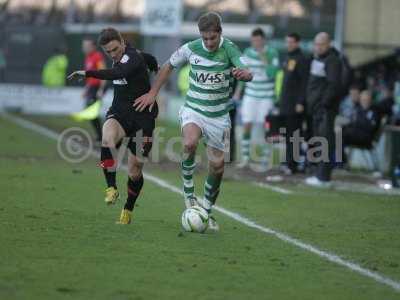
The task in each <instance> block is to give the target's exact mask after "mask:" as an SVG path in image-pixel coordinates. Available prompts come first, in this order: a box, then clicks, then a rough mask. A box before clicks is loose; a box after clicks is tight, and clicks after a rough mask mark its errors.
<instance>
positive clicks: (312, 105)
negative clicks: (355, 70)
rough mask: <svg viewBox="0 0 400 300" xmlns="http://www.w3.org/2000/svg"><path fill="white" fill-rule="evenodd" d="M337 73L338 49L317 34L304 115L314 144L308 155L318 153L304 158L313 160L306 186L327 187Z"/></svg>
mask: <svg viewBox="0 0 400 300" xmlns="http://www.w3.org/2000/svg"><path fill="white" fill-rule="evenodd" d="M341 75H342V64H341V58H340V54H339V52H338V51H337V50H335V49H334V48H333V47H331V40H330V37H329V35H328V34H327V33H325V32H321V33H319V34H317V35H316V37H315V39H314V59H313V61H312V62H311V67H310V78H309V81H308V86H307V114H309V115H310V116H311V117H312V129H313V137H312V138H311V140H310V143H311V144H313V146H314V147H315V148H314V151H309V153H308V154H317V153H318V156H314V157H311V158H310V157H308V159H309V160H311V161H314V162H316V163H317V170H316V174H315V176H313V177H309V178H307V179H306V184H308V185H312V186H317V187H329V186H330V183H331V182H330V180H331V173H332V168H333V162H334V160H335V132H334V121H335V117H336V114H337V112H338V107H339V103H340V100H341V95H342V86H341V78H342V76H341ZM311 152H312V153H311ZM308 156H309V155H308Z"/></svg>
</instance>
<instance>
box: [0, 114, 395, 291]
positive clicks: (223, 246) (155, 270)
mask: <svg viewBox="0 0 400 300" xmlns="http://www.w3.org/2000/svg"><path fill="white" fill-rule="evenodd" d="M34 119H35V121H36V122H39V123H41V124H44V125H46V126H48V127H51V128H53V129H55V130H57V131H61V130H62V129H64V128H67V127H69V126H71V125H73V124H72V122H71V121H69V120H66V119H63V118H34ZM162 125H164V126H165V127H166V129H167V133H166V134H167V135H169V136H173V135H176V133H177V132H176V128H175V127H174V126H170V125H169V124H162ZM0 128H1V131H2V142H1V146H0V178H1V180H0V190H1V201H0V257H1V261H0V299H88V298H93V299H399V298H400V293H399V292H398V291H395V290H394V289H392V288H391V287H388V286H386V285H383V284H381V283H378V282H375V281H374V280H372V279H370V278H367V277H364V276H362V275H360V274H357V273H355V272H352V271H350V270H349V269H347V268H345V267H342V266H338V265H335V264H333V263H330V262H327V261H325V260H324V259H322V258H320V257H318V256H315V255H314V254H312V253H309V252H306V251H304V250H301V249H299V248H296V247H295V246H293V245H290V244H287V243H285V242H283V241H281V240H278V239H277V238H275V237H273V236H269V235H266V234H264V233H262V232H259V231H257V230H255V229H251V228H248V227H246V226H244V225H242V224H241V223H238V222H236V221H234V220H231V219H229V218H227V217H225V216H223V215H221V214H218V213H217V214H216V216H217V218H218V221H219V223H220V226H221V232H219V233H206V234H190V233H185V232H182V230H181V225H180V214H181V212H182V210H183V203H182V199H181V196H179V195H177V194H175V193H172V192H170V191H168V190H165V189H163V188H161V187H159V186H157V185H155V184H152V183H151V182H148V181H147V182H145V186H144V190H143V194H142V195H141V197H140V198H139V200H138V207H136V208H135V212H134V221H133V224H131V225H129V226H120V225H115V224H114V222H115V221H116V220H117V218H118V215H119V213H120V209H121V207H122V205H123V202H124V197H125V196H126V191H125V182H126V174H125V173H124V172H123V171H121V172H120V173H119V176H118V182H119V187H120V191H121V192H122V201H120V202H119V203H118V204H116V205H115V206H113V207H106V206H105V204H104V202H103V189H104V179H103V178H102V173H101V171H100V170H99V168H97V167H96V161H95V160H92V159H89V160H87V161H85V162H83V163H80V164H70V163H67V162H65V161H63V160H62V159H61V158H60V157H59V155H58V153H57V150H56V143H55V142H54V141H52V140H49V139H48V138H46V137H43V136H41V135H39V134H36V133H33V132H31V131H27V130H26V129H22V128H20V127H18V126H17V125H14V124H13V123H11V122H9V121H6V120H4V119H2V118H1V117H0ZM147 170H148V171H149V172H150V173H151V174H153V175H156V176H158V177H160V178H163V179H165V180H167V181H168V182H170V183H171V184H173V185H176V186H180V179H179V169H178V167H176V168H171V167H170V168H168V169H165V168H164V167H162V166H157V165H152V166H150V167H147ZM203 178H204V174H203V172H199V173H198V174H197V177H196V181H197V191H198V192H200V191H201V190H202V183H203ZM289 188H290V189H291V190H292V191H293V192H294V193H293V194H291V195H282V194H279V193H276V192H273V191H269V190H265V189H262V188H258V187H254V186H252V185H250V184H248V183H243V182H238V181H233V180H227V181H225V182H224V183H223V187H222V194H221V197H220V198H219V200H218V203H219V204H220V205H221V206H223V207H225V208H228V209H231V210H233V211H236V212H239V213H241V214H243V215H245V216H246V217H249V218H251V219H252V220H254V221H256V222H257V223H259V224H261V225H264V226H267V227H271V228H274V229H277V230H279V231H281V232H285V233H287V234H289V235H290V236H292V237H295V238H298V239H300V240H302V241H304V242H306V243H310V244H312V245H315V246H317V247H319V248H320V249H324V250H328V251H331V252H334V253H335V254H338V255H340V256H341V257H343V258H345V259H349V260H351V261H354V262H356V263H358V264H360V265H361V266H363V267H365V268H368V269H370V270H372V271H376V272H379V273H380V274H383V275H386V276H389V277H390V278H392V279H393V280H396V281H398V282H399V281H400V265H399V264H400V239H399V236H400V235H399V234H400V201H399V199H398V198H396V197H390V196H376V195H374V196H369V195H365V194H359V193H345V192H337V191H319V190H313V189H308V188H304V187H298V186H294V187H289Z"/></svg>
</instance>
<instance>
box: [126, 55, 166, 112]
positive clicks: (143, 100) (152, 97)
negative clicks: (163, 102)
mask: <svg viewBox="0 0 400 300" xmlns="http://www.w3.org/2000/svg"><path fill="white" fill-rule="evenodd" d="M173 70H174V67H173V66H172V65H171V64H170V63H169V62H167V63H165V64H164V66H162V68H161V69H160V71H159V72H158V76H157V78H156V81H155V82H154V83H153V86H152V87H151V89H150V91H149V92H148V93H146V94H144V95H142V96H140V97H139V98H137V99H136V100H135V102H134V103H133V107H135V110H137V111H143V110H144V109H145V108H146V107H147V106H150V109H149V110H150V111H151V109H152V108H153V105H154V103H155V102H156V97H157V95H158V93H159V92H160V90H161V88H162V86H163V85H164V84H165V83H166V82H167V80H168V78H169V76H170V75H171V73H172V71H173Z"/></svg>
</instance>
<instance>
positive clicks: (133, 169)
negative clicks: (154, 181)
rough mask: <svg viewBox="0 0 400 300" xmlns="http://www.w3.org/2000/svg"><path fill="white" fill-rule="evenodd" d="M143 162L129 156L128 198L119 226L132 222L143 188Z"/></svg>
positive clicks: (133, 156)
mask: <svg viewBox="0 0 400 300" xmlns="http://www.w3.org/2000/svg"><path fill="white" fill-rule="evenodd" d="M142 169H143V161H142V160H141V159H139V158H138V157H137V156H136V155H134V154H132V153H129V155H128V182H127V190H128V193H127V194H128V196H127V199H126V202H125V205H124V208H123V210H122V212H121V216H120V219H119V221H118V222H117V223H118V224H129V223H131V220H132V211H133V209H134V207H135V203H136V200H137V198H138V197H139V194H140V191H141V190H142V187H143V172H142Z"/></svg>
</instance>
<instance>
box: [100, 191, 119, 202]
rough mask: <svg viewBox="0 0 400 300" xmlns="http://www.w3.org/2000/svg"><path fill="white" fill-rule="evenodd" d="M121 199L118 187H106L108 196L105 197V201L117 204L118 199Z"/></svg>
mask: <svg viewBox="0 0 400 300" xmlns="http://www.w3.org/2000/svg"><path fill="white" fill-rule="evenodd" d="M118 199H119V193H118V191H117V189H116V188H114V187H112V186H111V187H109V188H107V189H106V197H105V198H104V201H105V202H106V204H108V205H110V204H115V202H117V200H118Z"/></svg>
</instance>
